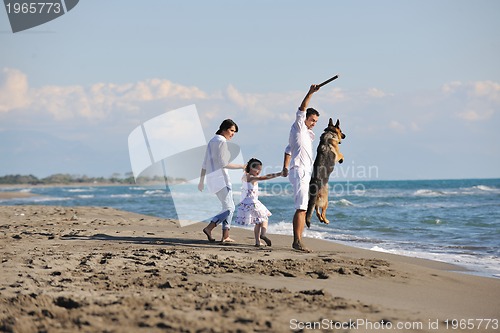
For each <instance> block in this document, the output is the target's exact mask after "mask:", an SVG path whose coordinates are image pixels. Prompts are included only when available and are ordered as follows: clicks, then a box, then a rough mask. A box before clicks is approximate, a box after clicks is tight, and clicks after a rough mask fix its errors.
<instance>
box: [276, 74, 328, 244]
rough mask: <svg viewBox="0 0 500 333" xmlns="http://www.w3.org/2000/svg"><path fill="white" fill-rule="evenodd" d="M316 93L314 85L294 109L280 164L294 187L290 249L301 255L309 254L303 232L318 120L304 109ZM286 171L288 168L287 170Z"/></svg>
mask: <svg viewBox="0 0 500 333" xmlns="http://www.w3.org/2000/svg"><path fill="white" fill-rule="evenodd" d="M318 90H319V87H318V86H317V85H315V84H313V85H311V87H310V88H309V91H308V92H307V95H306V96H305V97H304V100H303V101H302V104H301V105H300V107H299V109H298V110H297V113H296V118H295V122H294V123H293V125H292V128H291V129H290V137H289V139H288V146H287V147H286V149H285V158H284V161H283V176H285V177H286V176H287V175H288V178H289V180H290V182H291V183H292V185H293V194H294V197H295V214H294V216H293V244H292V248H294V249H296V250H298V251H303V252H311V250H309V249H308V248H307V247H305V246H304V244H303V243H302V233H303V231H304V226H305V223H306V211H307V203H308V200H309V181H310V180H311V173H312V167H313V163H314V159H313V149H312V142H313V140H314V132H313V131H312V129H313V128H314V125H316V122H317V121H318V118H319V112H318V111H316V110H315V109H313V108H307V106H308V104H309V101H310V99H311V97H312V95H313V94H314V93H315V92H316V91H318ZM288 168H290V171H288Z"/></svg>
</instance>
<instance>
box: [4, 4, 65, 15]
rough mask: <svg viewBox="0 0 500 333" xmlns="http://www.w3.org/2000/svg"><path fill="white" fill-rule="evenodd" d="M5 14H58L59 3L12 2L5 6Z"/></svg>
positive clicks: (59, 10) (59, 9)
mask: <svg viewBox="0 0 500 333" xmlns="http://www.w3.org/2000/svg"><path fill="white" fill-rule="evenodd" d="M5 7H6V8H7V13H8V14H11V13H14V14H42V13H44V14H45V13H46V14H50V13H53V14H59V13H60V12H61V3H59V2H31V3H28V2H14V3H7V4H6V5H5Z"/></svg>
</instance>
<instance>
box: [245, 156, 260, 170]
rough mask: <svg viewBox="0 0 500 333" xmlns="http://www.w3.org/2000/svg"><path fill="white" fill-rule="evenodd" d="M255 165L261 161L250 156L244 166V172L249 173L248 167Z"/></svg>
mask: <svg viewBox="0 0 500 333" xmlns="http://www.w3.org/2000/svg"><path fill="white" fill-rule="evenodd" d="M257 165H262V162H261V161H259V160H258V159H256V158H254V157H252V158H251V159H250V160H249V161H248V162H247V165H246V166H245V172H246V173H249V172H250V169H252V168H254V167H256V166H257Z"/></svg>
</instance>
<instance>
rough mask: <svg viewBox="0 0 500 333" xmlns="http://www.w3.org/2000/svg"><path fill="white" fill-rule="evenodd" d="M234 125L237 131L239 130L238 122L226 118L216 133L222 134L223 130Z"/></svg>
mask: <svg viewBox="0 0 500 333" xmlns="http://www.w3.org/2000/svg"><path fill="white" fill-rule="evenodd" d="M233 126H234V128H236V131H235V132H238V125H236V123H235V122H234V121H232V120H231V119H226V120H224V121H223V122H222V123H221V124H220V126H219V130H217V132H215V134H219V135H220V134H222V132H223V131H226V130H228V129H230V128H231V127H233Z"/></svg>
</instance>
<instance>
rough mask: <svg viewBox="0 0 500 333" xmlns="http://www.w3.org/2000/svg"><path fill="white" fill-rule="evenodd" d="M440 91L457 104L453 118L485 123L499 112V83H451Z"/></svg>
mask: <svg viewBox="0 0 500 333" xmlns="http://www.w3.org/2000/svg"><path fill="white" fill-rule="evenodd" d="M441 91H442V92H443V93H444V96H445V97H446V98H448V99H449V100H451V101H456V102H458V103H457V104H458V106H457V107H456V110H455V116H457V117H458V118H460V119H462V120H465V121H468V122H479V121H487V120H489V119H491V118H492V117H493V116H494V115H495V113H498V112H499V110H500V83H497V82H493V81H476V82H469V83H463V82H459V81H453V82H450V83H447V84H445V85H443V87H442V89H441Z"/></svg>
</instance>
